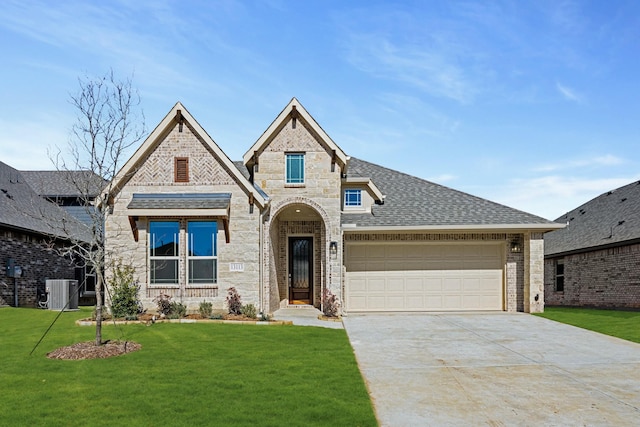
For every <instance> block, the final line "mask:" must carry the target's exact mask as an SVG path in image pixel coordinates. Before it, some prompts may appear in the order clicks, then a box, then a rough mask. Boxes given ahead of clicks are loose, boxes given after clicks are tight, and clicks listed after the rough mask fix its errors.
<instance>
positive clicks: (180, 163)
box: [174, 157, 189, 182]
mask: <svg viewBox="0 0 640 427" xmlns="http://www.w3.org/2000/svg"><path fill="white" fill-rule="evenodd" d="M174 178H175V182H189V158H188V157H176V158H175V165H174Z"/></svg>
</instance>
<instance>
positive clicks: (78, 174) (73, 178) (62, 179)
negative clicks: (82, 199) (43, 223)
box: [21, 171, 107, 199]
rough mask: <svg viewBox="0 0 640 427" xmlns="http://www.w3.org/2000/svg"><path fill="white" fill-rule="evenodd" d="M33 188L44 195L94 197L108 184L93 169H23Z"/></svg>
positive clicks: (24, 175) (23, 173)
mask: <svg viewBox="0 0 640 427" xmlns="http://www.w3.org/2000/svg"><path fill="white" fill-rule="evenodd" d="M21 173H22V176H23V177H24V179H25V180H26V182H27V183H28V184H29V186H30V187H31V188H33V190H34V191H35V192H36V193H37V194H39V195H40V196H44V197H78V196H89V198H90V199H93V198H94V197H96V196H97V195H98V193H100V191H101V190H102V189H103V188H104V187H105V186H106V185H107V181H105V180H104V179H103V178H102V177H100V176H99V175H96V174H95V173H93V172H92V171H22V172H21Z"/></svg>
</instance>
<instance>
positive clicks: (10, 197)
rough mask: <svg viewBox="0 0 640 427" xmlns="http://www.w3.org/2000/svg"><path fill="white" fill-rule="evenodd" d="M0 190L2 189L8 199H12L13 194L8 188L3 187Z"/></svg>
mask: <svg viewBox="0 0 640 427" xmlns="http://www.w3.org/2000/svg"><path fill="white" fill-rule="evenodd" d="M0 191H2V192H3V193H4V195H5V196H7V197H8V198H9V199H11V200H13V196H12V195H11V194H9V191H8V190H5V189H4V188H2V189H0Z"/></svg>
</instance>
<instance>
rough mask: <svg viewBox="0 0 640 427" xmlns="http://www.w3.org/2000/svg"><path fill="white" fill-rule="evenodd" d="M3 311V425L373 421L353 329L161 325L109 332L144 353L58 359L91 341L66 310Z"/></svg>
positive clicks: (0, 341)
mask: <svg viewBox="0 0 640 427" xmlns="http://www.w3.org/2000/svg"><path fill="white" fill-rule="evenodd" d="M56 315H57V313H54V312H49V311H44V310H35V309H15V308H2V309H0V361H1V365H0V402H2V405H1V407H2V409H1V410H0V425H29V426H39V425H47V426H56V425H64V426H84V425H91V426H101V425H105V426H106V425H109V426H113V425H128V426H138V425H141V426H160V425H174V426H180V425H185V426H193V425H233V426H243V425H251V426H280V425H289V426H303V425H304V426H313V425H322V426H326V425H341V426H343V425H344V426H372V425H377V422H376V419H375V415H374V413H373V408H372V405H371V402H370V400H369V396H368V393H367V390H366V387H365V384H364V381H363V379H362V376H361V375H360V372H359V370H358V367H357V365H356V361H355V357H354V354H353V350H352V349H351V346H350V344H349V341H348V339H347V336H346V333H345V331H344V330H335V329H324V328H312V327H296V326H248V325H224V324H165V323H163V324H155V325H151V326H145V325H127V326H114V325H105V326H104V327H103V339H115V340H129V341H136V342H139V343H140V344H142V350H140V351H138V352H134V353H129V354H127V355H124V356H119V357H114V358H110V359H96V360H79V361H64V360H51V359H48V358H47V357H46V353H48V352H50V351H53V350H54V349H56V348H58V347H61V346H65V345H70V344H73V343H76V342H81V341H91V340H92V339H93V337H94V335H95V329H94V328H92V327H80V326H76V325H75V324H74V322H75V320H76V319H79V318H83V317H88V316H89V315H90V312H89V311H87V310H86V309H84V310H83V311H80V312H75V313H63V314H62V315H61V316H60V318H59V319H58V321H57V322H56V324H55V325H54V326H53V328H52V329H51V331H50V332H49V334H48V335H47V336H46V337H45V339H44V340H43V342H42V343H41V344H40V346H39V347H38V348H37V349H36V350H35V351H34V353H33V355H31V356H30V355H29V352H30V351H31V350H32V349H33V347H34V345H35V344H36V343H37V341H38V340H39V339H40V337H41V336H42V334H43V332H44V331H45V330H46V329H47V327H48V326H49V324H50V323H51V322H52V321H53V319H54V317H55V316H56Z"/></svg>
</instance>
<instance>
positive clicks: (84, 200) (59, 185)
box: [21, 170, 108, 305]
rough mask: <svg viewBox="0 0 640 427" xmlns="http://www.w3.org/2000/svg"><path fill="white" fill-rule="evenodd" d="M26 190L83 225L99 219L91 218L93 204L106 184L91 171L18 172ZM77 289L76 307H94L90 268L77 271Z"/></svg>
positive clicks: (93, 290)
mask: <svg viewBox="0 0 640 427" xmlns="http://www.w3.org/2000/svg"><path fill="white" fill-rule="evenodd" d="M21 173H22V176H23V177H24V179H25V180H26V182H27V183H28V184H29V186H30V187H31V188H32V189H33V190H34V191H35V192H36V193H37V194H38V195H39V196H40V197H44V198H45V199H47V200H49V201H51V202H53V203H55V204H57V205H58V206H60V207H61V208H62V209H64V210H65V211H67V213H69V214H70V215H72V216H74V217H75V218H77V219H78V220H80V221H82V222H83V223H84V224H87V225H89V226H91V225H93V223H94V221H97V220H99V219H100V218H101V216H100V215H94V207H93V202H94V201H95V199H96V197H97V196H98V195H99V194H100V191H101V190H102V189H103V188H104V187H105V186H106V185H107V184H108V182H107V181H105V179H104V178H102V177H101V176H99V175H97V174H96V173H94V172H93V171H67V170H55V171H21ZM73 278H74V279H75V280H77V281H78V284H79V285H80V288H79V289H80V295H79V302H80V305H95V299H96V275H95V271H93V268H92V267H90V266H82V267H77V268H76V271H75V274H74V276H73Z"/></svg>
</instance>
